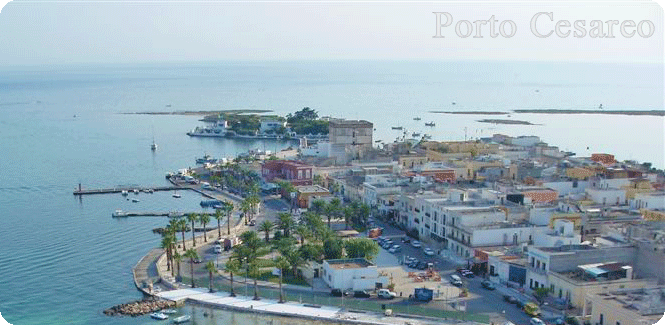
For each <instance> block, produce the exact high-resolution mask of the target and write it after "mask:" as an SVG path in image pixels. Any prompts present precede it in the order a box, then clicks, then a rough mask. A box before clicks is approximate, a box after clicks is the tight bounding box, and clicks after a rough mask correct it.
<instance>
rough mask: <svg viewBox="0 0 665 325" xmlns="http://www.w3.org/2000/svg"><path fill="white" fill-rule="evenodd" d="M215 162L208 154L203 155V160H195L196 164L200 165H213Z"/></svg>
mask: <svg viewBox="0 0 665 325" xmlns="http://www.w3.org/2000/svg"><path fill="white" fill-rule="evenodd" d="M216 162H217V159H213V158H212V157H211V156H210V155H209V154H204V155H203V158H196V163H197V164H201V165H202V164H205V163H210V164H214V163H216Z"/></svg>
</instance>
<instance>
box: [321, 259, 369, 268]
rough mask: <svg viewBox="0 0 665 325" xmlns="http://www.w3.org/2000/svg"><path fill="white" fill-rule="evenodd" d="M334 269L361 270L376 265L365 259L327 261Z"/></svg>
mask: <svg viewBox="0 0 665 325" xmlns="http://www.w3.org/2000/svg"><path fill="white" fill-rule="evenodd" d="M324 262H325V263H328V265H330V267H331V268H333V269H361V268H366V267H368V266H373V265H374V264H373V263H371V262H370V261H368V260H366V259H364V258H344V259H337V260H325V261H324Z"/></svg>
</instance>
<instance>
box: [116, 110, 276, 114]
mask: <svg viewBox="0 0 665 325" xmlns="http://www.w3.org/2000/svg"><path fill="white" fill-rule="evenodd" d="M270 112H273V110H270V109H228V110H214V111H160V112H124V113H120V114H123V115H211V114H220V113H233V114H246V113H255V114H263V113H270Z"/></svg>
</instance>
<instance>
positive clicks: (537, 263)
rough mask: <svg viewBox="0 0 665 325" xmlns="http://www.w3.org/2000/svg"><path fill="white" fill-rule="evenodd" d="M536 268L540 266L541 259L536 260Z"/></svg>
mask: <svg viewBox="0 0 665 325" xmlns="http://www.w3.org/2000/svg"><path fill="white" fill-rule="evenodd" d="M536 268H537V269H539V268H540V261H539V260H536Z"/></svg>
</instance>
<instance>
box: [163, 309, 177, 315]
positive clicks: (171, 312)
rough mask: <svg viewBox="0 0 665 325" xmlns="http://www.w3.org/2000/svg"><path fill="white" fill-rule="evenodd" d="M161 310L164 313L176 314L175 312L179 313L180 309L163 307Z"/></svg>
mask: <svg viewBox="0 0 665 325" xmlns="http://www.w3.org/2000/svg"><path fill="white" fill-rule="evenodd" d="M160 312H161V313H164V314H175V313H177V312H178V311H177V310H175V309H162V310H160Z"/></svg>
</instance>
